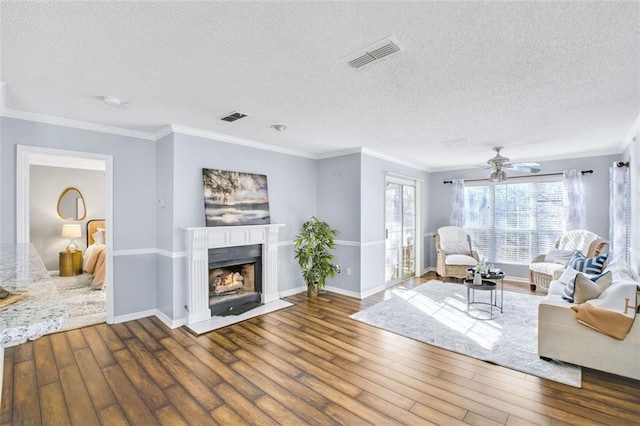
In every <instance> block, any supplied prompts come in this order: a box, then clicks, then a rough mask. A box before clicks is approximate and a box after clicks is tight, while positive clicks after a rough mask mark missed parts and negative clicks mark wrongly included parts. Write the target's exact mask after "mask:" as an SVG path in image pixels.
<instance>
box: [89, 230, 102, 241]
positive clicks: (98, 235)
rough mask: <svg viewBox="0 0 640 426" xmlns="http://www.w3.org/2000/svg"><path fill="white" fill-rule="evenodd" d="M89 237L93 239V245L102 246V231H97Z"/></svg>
mask: <svg viewBox="0 0 640 426" xmlns="http://www.w3.org/2000/svg"><path fill="white" fill-rule="evenodd" d="M91 236H92V237H93V243H94V244H104V230H102V232H101V231H100V230H97V231H96V232H94V233H93V234H91Z"/></svg>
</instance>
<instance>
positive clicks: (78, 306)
mask: <svg viewBox="0 0 640 426" xmlns="http://www.w3.org/2000/svg"><path fill="white" fill-rule="evenodd" d="M50 275H51V280H52V281H53V283H54V284H55V286H56V288H57V289H58V294H59V295H60V298H61V299H62V301H63V302H64V304H65V305H66V306H67V309H68V310H69V319H68V320H67V322H66V323H65V325H64V326H63V327H62V328H61V329H60V330H57V332H59V331H66V330H73V329H75V328H80V327H86V326H89V325H94V324H99V323H101V322H105V321H106V320H107V290H106V288H103V289H102V290H94V289H92V288H91V281H92V280H93V275H92V274H87V273H84V274H81V275H75V276H73V277H61V276H59V275H58V273H57V272H52V273H51V274H50Z"/></svg>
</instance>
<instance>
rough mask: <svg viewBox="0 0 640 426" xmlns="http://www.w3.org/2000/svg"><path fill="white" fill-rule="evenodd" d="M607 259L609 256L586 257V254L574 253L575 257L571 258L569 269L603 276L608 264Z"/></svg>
mask: <svg viewBox="0 0 640 426" xmlns="http://www.w3.org/2000/svg"><path fill="white" fill-rule="evenodd" d="M607 257H608V255H607V254H601V255H599V256H594V257H586V256H585V255H584V254H582V253H580V252H579V251H576V252H575V253H573V256H571V260H570V261H569V267H570V268H573V269H575V270H576V271H578V272H582V273H585V274H590V275H594V274H601V273H602V270H603V269H604V265H605V263H607Z"/></svg>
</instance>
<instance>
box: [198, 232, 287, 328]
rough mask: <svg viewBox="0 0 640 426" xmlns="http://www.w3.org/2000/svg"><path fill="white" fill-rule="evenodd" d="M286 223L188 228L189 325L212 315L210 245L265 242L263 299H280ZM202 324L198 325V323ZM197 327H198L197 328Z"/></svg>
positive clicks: (230, 245)
mask: <svg viewBox="0 0 640 426" xmlns="http://www.w3.org/2000/svg"><path fill="white" fill-rule="evenodd" d="M282 226H284V225H283V224H271V225H249V226H213V227H206V228H186V235H187V271H188V276H189V285H188V295H187V301H188V305H187V309H188V315H187V326H188V327H190V328H192V329H194V327H193V325H194V324H197V323H201V322H203V321H208V320H210V319H211V311H210V309H209V249H211V248H221V247H236V246H245V245H251V244H262V303H264V304H269V303H270V302H273V301H276V300H278V299H279V294H278V231H279V230H280V228H281V227H282ZM196 328H199V327H196ZM194 331H195V330H194Z"/></svg>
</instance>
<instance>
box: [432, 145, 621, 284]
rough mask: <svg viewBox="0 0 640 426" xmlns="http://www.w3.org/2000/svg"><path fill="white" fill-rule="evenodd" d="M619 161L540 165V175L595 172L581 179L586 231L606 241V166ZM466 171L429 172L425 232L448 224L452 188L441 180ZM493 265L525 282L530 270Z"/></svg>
mask: <svg viewBox="0 0 640 426" xmlns="http://www.w3.org/2000/svg"><path fill="white" fill-rule="evenodd" d="M620 159H621V156H620V155H606V156H598V157H583V158H575V159H569V160H556V161H545V162H541V163H540V165H541V168H542V173H561V172H563V171H564V170H571V169H576V170H589V169H591V170H593V171H594V173H593V174H587V175H584V176H583V179H582V182H583V186H584V191H585V205H586V210H587V229H589V230H590V231H593V232H595V233H596V234H598V235H600V236H602V237H603V238H606V239H609V167H611V165H612V164H613V162H615V161H620ZM469 172H470V171H469V170H466V171H450V172H439V173H431V175H430V176H429V197H430V199H431V200H433V202H431V203H429V205H428V208H429V220H428V228H427V230H428V232H435V231H436V230H437V229H438V228H439V227H441V226H445V225H448V224H449V213H450V211H451V209H450V206H451V205H450V200H451V185H450V184H443V181H444V180H451V179H456V178H463V179H464V178H468V176H469ZM476 176H477V173H476ZM488 260H490V259H488ZM430 262H431V265H432V266H435V262H436V260H435V253H434V254H433V255H432V256H431V259H430ZM496 266H499V267H500V268H501V269H503V270H504V271H505V273H506V274H508V275H511V276H514V277H519V278H523V279H528V278H527V277H528V274H529V272H528V271H529V268H528V266H527V265H504V264H500V265H498V264H496Z"/></svg>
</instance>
